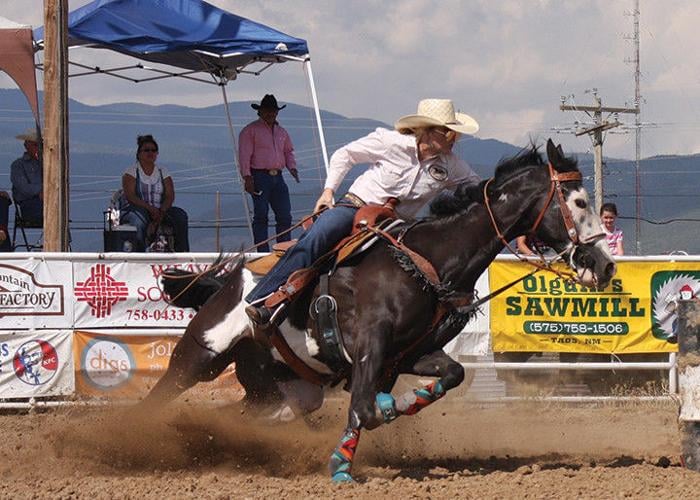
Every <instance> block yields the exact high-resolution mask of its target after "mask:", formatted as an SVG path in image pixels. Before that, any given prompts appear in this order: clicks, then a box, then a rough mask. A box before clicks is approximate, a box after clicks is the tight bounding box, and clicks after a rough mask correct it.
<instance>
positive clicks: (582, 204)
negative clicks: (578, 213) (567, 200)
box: [574, 198, 586, 208]
mask: <svg viewBox="0 0 700 500" xmlns="http://www.w3.org/2000/svg"><path fill="white" fill-rule="evenodd" d="M574 203H576V206H577V207H578V208H586V202H585V201H583V200H582V199H580V198H579V199H578V200H576V201H575V202H574Z"/></svg>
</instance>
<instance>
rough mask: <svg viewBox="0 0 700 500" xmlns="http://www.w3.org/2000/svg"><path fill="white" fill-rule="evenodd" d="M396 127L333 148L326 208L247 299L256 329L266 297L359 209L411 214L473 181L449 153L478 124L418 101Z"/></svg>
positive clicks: (438, 104) (265, 316)
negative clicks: (346, 184)
mask: <svg viewBox="0 0 700 500" xmlns="http://www.w3.org/2000/svg"><path fill="white" fill-rule="evenodd" d="M394 128H395V130H388V129H385V128H377V129H376V130H375V131H374V132H372V133H370V134H369V135H367V136H365V137H362V138H360V139H358V140H356V141H353V142H351V143H350V144H347V145H346V146H343V147H341V148H340V149H338V150H337V151H336V152H335V153H334V154H333V156H332V157H331V161H330V166H329V173H328V178H327V179H326V183H325V187H324V190H323V192H322V194H321V196H320V197H319V199H318V201H317V202H316V206H315V208H314V212H318V211H319V210H322V209H324V208H328V210H325V211H324V212H323V213H321V215H320V216H319V217H318V219H317V220H316V221H315V222H314V223H313V225H312V226H311V227H310V228H309V229H308V230H307V231H306V232H305V233H304V234H302V235H301V237H300V238H299V241H298V242H297V243H296V244H295V245H294V246H293V247H291V248H290V249H289V250H287V252H286V253H285V254H284V255H283V256H282V258H281V259H280V260H279V261H278V262H277V264H276V265H275V266H274V267H273V268H272V269H271V270H270V272H269V273H267V275H265V276H264V277H263V278H262V279H261V280H260V281H259V282H258V284H257V286H256V287H255V288H254V289H253V290H252V291H251V292H250V293H249V294H248V295H247V296H246V298H245V300H246V302H247V303H248V304H250V305H248V307H246V313H247V314H248V316H249V317H250V319H251V320H253V322H255V323H256V324H258V325H260V326H265V325H267V324H269V322H270V319H271V318H272V315H273V314H274V313H275V311H276V310H277V308H278V307H283V306H284V304H285V302H282V304H280V305H278V306H276V307H275V308H274V310H271V309H270V308H269V307H267V306H266V305H265V299H266V298H267V297H268V296H270V295H271V294H273V293H275V292H277V291H278V289H280V287H281V286H283V285H284V284H285V283H286V282H287V279H288V278H289V276H290V275H291V274H292V273H293V272H294V271H296V270H299V269H303V268H307V267H309V266H311V265H312V264H313V263H314V262H315V261H316V260H317V259H318V258H319V257H321V256H322V255H324V254H325V253H326V252H328V251H329V250H330V249H332V248H333V247H334V246H335V245H336V244H337V243H338V242H339V241H340V240H341V239H342V238H344V237H345V236H347V235H348V234H350V232H351V230H352V225H353V219H354V217H355V213H356V212H357V210H358V209H359V208H361V207H362V206H364V205H365V204H378V205H383V204H385V203H386V202H387V201H389V200H390V199H391V198H394V199H396V200H398V202H399V204H398V206H397V213H398V215H400V216H402V217H413V216H415V215H416V213H417V212H418V211H419V210H420V209H421V208H422V207H423V206H424V205H425V204H426V203H428V202H429V201H430V200H431V199H432V198H434V197H435V196H436V195H437V194H439V193H440V192H442V191H444V190H446V189H450V190H454V189H455V188H456V187H457V186H458V185H459V184H462V183H465V182H466V183H469V184H478V183H479V182H480V180H481V179H480V178H479V176H478V175H477V174H476V173H475V172H474V171H473V170H472V168H471V167H470V166H469V165H468V164H467V163H466V162H464V161H462V160H461V159H459V158H458V157H457V156H456V155H455V154H454V153H453V152H452V149H453V147H454V144H455V142H456V141H457V139H458V138H459V135H460V134H474V133H476V132H477V131H478V130H479V124H478V123H477V122H476V120H474V119H473V118H472V117H471V116H469V115H467V114H464V113H459V112H455V109H454V105H453V103H452V101H451V100H449V99H423V100H421V101H420V102H419V103H418V110H417V113H416V114H413V115H407V116H404V117H402V118H400V119H399V120H397V121H396V123H395V124H394ZM360 163H367V164H369V168H368V169H367V170H366V171H365V172H363V173H362V174H361V175H360V176H359V177H358V178H357V179H356V180H355V182H354V183H353V184H352V186H350V189H349V191H348V192H347V193H346V194H345V195H343V196H342V197H341V198H340V199H339V200H338V202H337V204H334V203H333V197H334V195H335V193H336V191H337V189H338V188H339V187H340V184H341V182H342V181H343V179H344V178H345V176H346V175H347V173H348V172H349V171H350V169H351V168H352V167H353V166H355V165H357V164H360Z"/></svg>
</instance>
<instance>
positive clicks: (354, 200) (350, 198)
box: [338, 193, 367, 208]
mask: <svg viewBox="0 0 700 500" xmlns="http://www.w3.org/2000/svg"><path fill="white" fill-rule="evenodd" d="M338 203H341V204H342V203H348V204H350V205H352V206H353V207H357V208H362V207H364V206H365V205H367V203H365V202H364V201H362V198H360V197H359V196H355V195H354V194H352V193H346V194H345V196H343V197H342V198H341V199H340V200H339V201H338Z"/></svg>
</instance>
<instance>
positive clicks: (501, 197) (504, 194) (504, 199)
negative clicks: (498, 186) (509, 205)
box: [498, 193, 508, 203]
mask: <svg viewBox="0 0 700 500" xmlns="http://www.w3.org/2000/svg"><path fill="white" fill-rule="evenodd" d="M498 201H502V202H503V203H505V202H507V201H508V193H501V196H499V197H498Z"/></svg>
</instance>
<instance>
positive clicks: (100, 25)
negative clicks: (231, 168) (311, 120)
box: [34, 0, 328, 235]
mask: <svg viewBox="0 0 700 500" xmlns="http://www.w3.org/2000/svg"><path fill="white" fill-rule="evenodd" d="M43 38H44V28H43V27H40V28H37V29H36V30H34V40H35V50H37V51H38V50H42V49H43V46H44V40H43ZM68 46H69V47H90V48H98V49H108V50H112V51H116V52H120V53H122V54H125V55H127V56H131V57H135V58H137V59H141V60H144V61H149V62H153V63H158V64H163V65H167V66H170V67H174V68H178V69H177V70H175V71H168V70H166V69H162V68H158V67H150V66H147V65H144V64H142V63H137V64H134V65H130V66H121V67H114V68H103V67H99V66H94V67H90V66H87V65H85V64H81V63H76V62H73V61H71V62H70V64H71V65H72V66H74V67H78V68H80V70H79V71H78V72H73V73H71V75H70V76H71V77H74V76H81V75H86V74H108V75H111V76H115V77H118V78H123V79H126V80H130V81H133V82H145V81H153V80H159V79H163V78H171V77H179V78H186V79H189V80H196V81H200V82H204V83H209V84H214V85H219V86H220V87H221V89H222V95H223V100H224V105H225V108H226V113H227V117H228V124H229V130H230V133H231V140H232V143H233V144H234V147H235V142H236V134H235V131H234V129H233V125H232V122H231V117H230V112H229V105H228V98H227V96H226V84H227V83H228V82H229V81H231V80H235V79H236V78H237V77H238V75H239V74H251V75H260V74H261V73H262V72H263V71H265V70H267V69H268V68H270V67H272V66H273V65H275V64H278V63H283V62H287V61H295V62H300V63H302V64H303V66H304V70H305V73H306V75H307V78H308V84H309V88H310V91H311V97H312V100H313V107H314V111H315V118H316V124H317V128H318V133H319V140H320V145H321V151H322V155H323V161H324V165H325V167H326V170H327V169H328V153H327V151H326V145H325V139H324V136H323V128H322V125H321V115H320V110H319V106H318V98H317V95H316V89H315V85H314V81H313V74H312V71H311V61H310V57H309V49H308V46H307V44H306V41H305V40H302V39H301V38H295V37H292V36H289V35H286V34H285V33H282V32H280V31H277V30H275V29H273V28H270V27H268V26H265V25H263V24H260V23H256V22H254V21H251V20H249V19H246V18H243V17H240V16H237V15H235V14H231V13H229V12H226V11H224V10H221V9H219V8H217V7H214V6H213V5H210V4H208V3H206V2H204V1H202V0H95V1H93V2H91V3H89V4H87V5H84V6H83V7H80V8H78V9H76V10H74V11H72V12H70V13H69V15H68ZM134 70H143V71H144V72H146V73H145V75H146V76H143V77H133V76H131V75H132V73H133V72H134ZM234 158H235V154H234ZM236 170H238V169H236ZM241 185H242V183H241ZM241 194H242V196H243V200H244V203H245V207H246V216H247V218H248V226H249V227H251V220H250V210H249V207H248V200H247V197H246V196H245V192H244V191H241ZM251 235H252V229H251Z"/></svg>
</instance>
